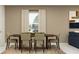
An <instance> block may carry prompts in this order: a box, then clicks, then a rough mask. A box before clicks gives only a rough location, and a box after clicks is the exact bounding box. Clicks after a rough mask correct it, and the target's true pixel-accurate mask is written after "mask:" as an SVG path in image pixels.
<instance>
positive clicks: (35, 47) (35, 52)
mask: <svg viewBox="0 0 79 59" xmlns="http://www.w3.org/2000/svg"><path fill="white" fill-rule="evenodd" d="M34 50H35V53H36V40H34Z"/></svg>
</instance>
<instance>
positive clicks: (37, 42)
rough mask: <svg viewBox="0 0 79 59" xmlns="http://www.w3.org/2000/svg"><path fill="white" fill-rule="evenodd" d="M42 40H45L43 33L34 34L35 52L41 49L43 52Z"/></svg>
mask: <svg viewBox="0 0 79 59" xmlns="http://www.w3.org/2000/svg"><path fill="white" fill-rule="evenodd" d="M44 40H45V35H44V33H43V32H37V33H35V40H34V49H35V52H36V51H37V48H39V47H40V48H42V49H43V52H44Z"/></svg>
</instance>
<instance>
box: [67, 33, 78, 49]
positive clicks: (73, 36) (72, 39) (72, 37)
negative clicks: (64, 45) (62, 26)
mask: <svg viewBox="0 0 79 59" xmlns="http://www.w3.org/2000/svg"><path fill="white" fill-rule="evenodd" d="M68 43H69V44H70V45H72V46H74V47H77V48H79V33H76V32H69V38H68Z"/></svg>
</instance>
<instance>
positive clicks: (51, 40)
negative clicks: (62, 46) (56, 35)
mask: <svg viewBox="0 0 79 59" xmlns="http://www.w3.org/2000/svg"><path fill="white" fill-rule="evenodd" d="M49 42H57V39H49Z"/></svg>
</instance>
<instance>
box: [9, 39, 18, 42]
mask: <svg viewBox="0 0 79 59" xmlns="http://www.w3.org/2000/svg"><path fill="white" fill-rule="evenodd" d="M10 42H18V40H17V39H10Z"/></svg>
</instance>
